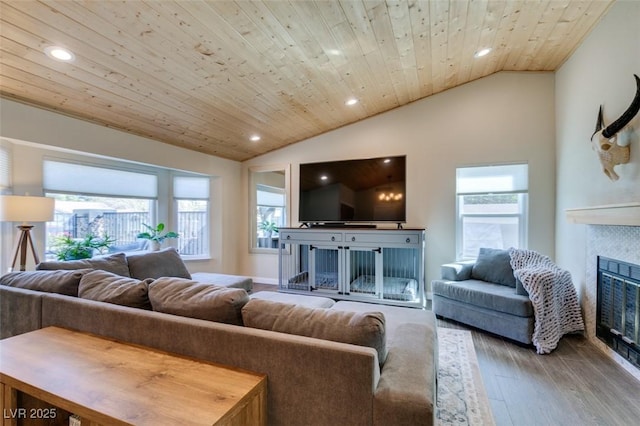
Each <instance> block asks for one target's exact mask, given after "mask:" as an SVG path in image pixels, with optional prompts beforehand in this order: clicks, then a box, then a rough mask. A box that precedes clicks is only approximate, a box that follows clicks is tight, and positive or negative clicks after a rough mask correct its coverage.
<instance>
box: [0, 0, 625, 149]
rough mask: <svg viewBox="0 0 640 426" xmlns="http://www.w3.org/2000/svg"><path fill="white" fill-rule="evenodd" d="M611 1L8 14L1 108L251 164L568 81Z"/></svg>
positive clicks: (109, 8)
mask: <svg viewBox="0 0 640 426" xmlns="http://www.w3.org/2000/svg"><path fill="white" fill-rule="evenodd" d="M612 2H613V0H604V1H575V0H539V1H532V0H506V1H493V0H492V1H487V0H450V1H416V0H397V1H391V0H389V1H382V0H372V1H368V0H364V1H363V0H340V1H326V0H317V1H310V0H307V1H301V0H289V1H284V0H278V1H267V0H265V1H217V0H216V1H202V0H192V1H184V0H182V1H165V0H150V1H120V2H116V1H83V2H75V1H67V0H64V1H31V0H22V1H15V0H11V1H5V0H2V2H1V3H0V36H1V38H0V53H1V65H0V95H1V96H3V97H6V98H10V99H15V100H18V101H21V102H25V103H29V104H32V105H36V106H39V107H43V108H47V109H51V110H55V111H59V112H62V113H64V114H67V115H70V116H73V117H77V118H81V119H85V120H89V121H91V122H95V123H99V124H102V125H105V126H109V127H112V128H116V129H120V130H124V131H127V132H130V133H134V134H137V135H141V136H145V137H149V138H153V139H156V140H158V141H161V142H165V143H168V144H172V145H177V146H180V147H184V148H187V149H191V150H195V151H199V152H203V153H207V154H213V155H216V156H220V157H223V158H229V159H233V160H238V161H243V160H246V159H249V158H252V157H255V156H257V155H260V154H263V153H266V152H269V151H272V150H275V149H278V148H281V147H283V146H286V145H289V144H292V143H296V142H299V141H301V140H304V139H307V138H309V137H312V136H315V135H318V134H321V133H324V132H327V131H329V130H332V129H336V128H338V127H341V126H344V125H346V124H349V123H353V122H355V121H358V120H362V119H364V118H366V117H370V116H373V115H376V114H379V113H381V112H384V111H388V110H390V109H393V108H396V107H398V106H401V105H405V104H407V103H410V102H412V101H415V100H418V99H421V98H424V97H427V96H430V95H433V94H435V93H438V92H442V91H443V90H447V89H450V88H453V87H456V86H458V85H461V84H464V83H467V82H469V81H473V80H476V79H478V78H481V77H484V76H487V75H489V74H492V73H495V72H498V71H502V70H514V71H553V70H556V69H557V68H558V67H559V66H560V65H561V64H562V63H563V62H564V61H565V60H566V59H567V58H568V56H570V54H571V53H572V52H573V51H574V50H575V49H576V48H577V47H578V45H579V44H580V42H581V41H582V40H583V39H584V38H585V36H586V35H587V34H588V33H589V31H590V30H591V29H592V28H593V27H594V26H595V25H596V24H597V23H598V21H599V20H600V18H601V17H602V16H603V14H604V13H605V12H606V11H607V9H608V8H609V6H610V5H611V3H612ZM53 45H56V46H62V47H65V48H67V49H70V50H71V51H72V52H73V54H74V55H75V60H74V61H72V62H69V63H63V62H59V61H55V60H53V59H51V58H49V57H48V56H47V55H45V53H44V50H45V48H47V47H49V46H53ZM484 48H491V49H492V51H491V52H490V53H489V54H488V55H486V56H484V57H480V58H474V54H475V53H476V52H478V51H479V50H481V49H484ZM350 98H354V99H357V100H358V103H356V104H355V105H352V106H348V105H346V104H345V102H346V101H347V100H348V99H350ZM254 135H258V136H260V140H259V141H252V140H250V138H251V137H252V136H254Z"/></svg>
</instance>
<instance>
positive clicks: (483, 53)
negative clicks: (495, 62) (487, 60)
mask: <svg viewBox="0 0 640 426" xmlns="http://www.w3.org/2000/svg"><path fill="white" fill-rule="evenodd" d="M489 52H491V48H489V47H488V48H486V49H481V50H478V51H477V52H476V53H475V54H474V55H473V57H474V58H482V57H483V56H486V55H488V54H489Z"/></svg>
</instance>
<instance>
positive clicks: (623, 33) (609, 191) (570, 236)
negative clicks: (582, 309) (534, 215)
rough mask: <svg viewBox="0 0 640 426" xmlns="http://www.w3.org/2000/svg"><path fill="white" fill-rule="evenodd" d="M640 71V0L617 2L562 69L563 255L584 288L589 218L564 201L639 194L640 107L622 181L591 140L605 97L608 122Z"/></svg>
mask: <svg viewBox="0 0 640 426" xmlns="http://www.w3.org/2000/svg"><path fill="white" fill-rule="evenodd" d="M633 74H637V75H639V76H640V2H637V1H618V2H617V3H615V4H614V5H613V6H612V8H611V9H610V10H609V11H608V13H607V14H606V16H605V17H604V18H603V19H602V21H601V22H600V23H599V25H598V26H597V27H596V28H594V30H593V31H592V32H591V33H590V34H589V36H588V37H587V38H586V40H585V41H584V42H583V43H582V45H581V46H580V47H579V48H578V49H577V50H576V51H575V52H574V54H573V55H572V56H571V57H570V58H569V60H568V61H567V62H566V63H565V64H563V66H562V67H561V68H560V69H559V70H558V72H557V73H556V87H555V93H556V123H557V126H556V141H557V154H556V158H557V171H556V173H557V190H556V191H557V199H556V260H557V263H558V264H559V265H560V266H561V267H564V268H566V269H568V270H569V271H570V272H571V274H572V276H573V278H574V283H576V285H577V287H578V290H579V293H581V294H582V292H583V291H584V286H585V271H586V259H585V256H586V229H585V228H586V225H572V224H569V223H567V221H566V215H565V209H567V208H576V207H589V206H596V205H604V204H616V203H625V202H632V201H635V202H637V201H640V136H639V134H640V132H639V129H640V115H638V116H636V118H635V119H634V120H633V121H632V122H631V123H630V126H629V128H628V130H627V136H629V137H630V138H631V140H632V142H631V160H630V162H629V163H628V164H625V165H621V166H618V167H616V172H617V173H618V175H620V179H619V180H618V181H616V182H612V181H611V180H609V178H607V177H606V176H605V174H604V173H603V172H602V168H601V166H600V163H599V160H598V157H597V155H596V152H595V151H593V150H592V148H591V144H590V140H589V139H590V137H591V134H592V133H593V131H594V128H595V125H596V118H597V114H598V107H599V105H603V112H604V120H605V124H609V123H611V122H612V121H613V120H615V119H616V118H618V117H619V116H620V115H621V114H622V113H623V112H624V111H625V110H626V109H627V107H628V106H629V104H630V103H631V100H632V99H633V96H634V94H635V91H636V85H635V81H634V78H633ZM629 130H631V131H629ZM638 249H639V250H640V244H639V247H638Z"/></svg>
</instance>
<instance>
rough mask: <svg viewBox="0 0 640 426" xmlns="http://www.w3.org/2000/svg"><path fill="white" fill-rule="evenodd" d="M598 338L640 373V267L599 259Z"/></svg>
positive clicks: (604, 258)
mask: <svg viewBox="0 0 640 426" xmlns="http://www.w3.org/2000/svg"><path fill="white" fill-rule="evenodd" d="M597 284H598V295H597V309H596V336H597V337H598V338H599V339H600V340H602V341H603V342H604V343H605V344H607V346H609V347H610V348H612V349H613V350H614V351H616V352H617V353H618V354H619V355H620V356H622V357H623V358H624V359H626V360H627V361H629V363H631V364H632V365H634V366H635V367H636V368H638V369H640V343H639V342H640V265H633V264H631V263H626V262H621V261H619V260H614V259H609V258H606V257H602V256H598V281H597Z"/></svg>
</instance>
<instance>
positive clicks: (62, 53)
mask: <svg viewBox="0 0 640 426" xmlns="http://www.w3.org/2000/svg"><path fill="white" fill-rule="evenodd" d="M44 53H46V54H47V56H48V57H50V58H51V59H55V60H56V61H62V62H71V61H73V60H74V59H75V58H76V56H75V55H74V54H73V53H72V52H71V51H70V50H67V49H65V48H64V47H60V46H49V47H45V49H44Z"/></svg>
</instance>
